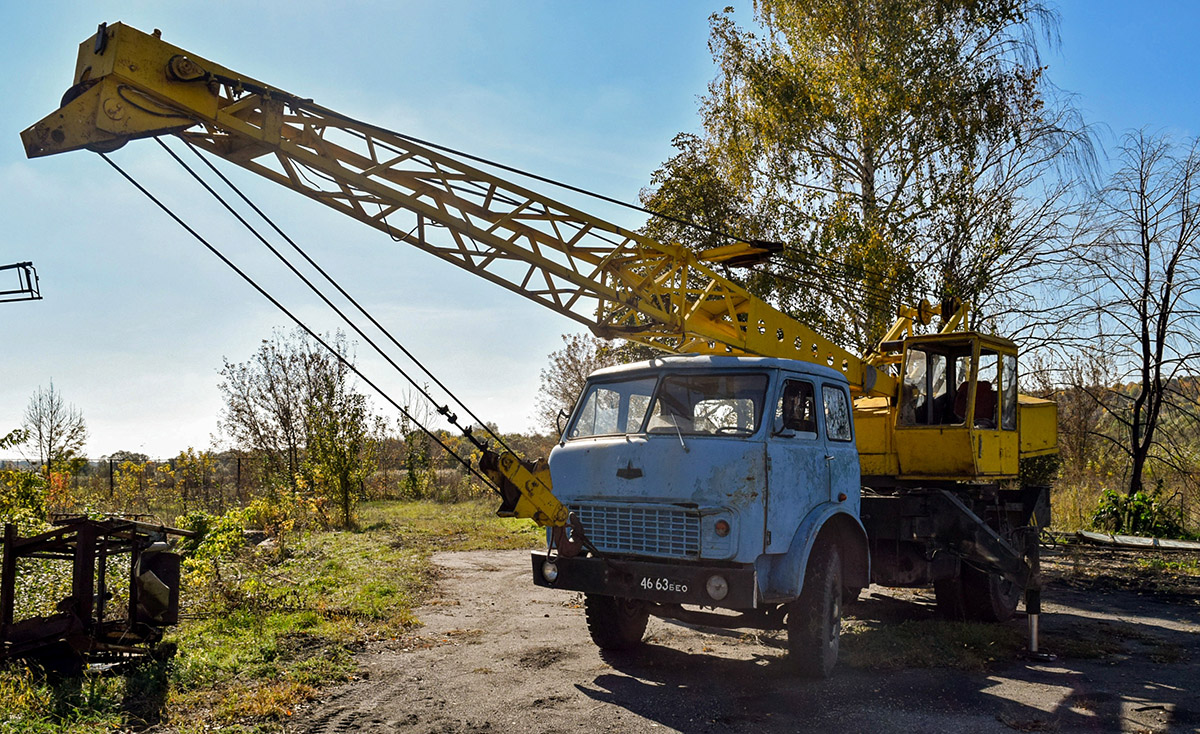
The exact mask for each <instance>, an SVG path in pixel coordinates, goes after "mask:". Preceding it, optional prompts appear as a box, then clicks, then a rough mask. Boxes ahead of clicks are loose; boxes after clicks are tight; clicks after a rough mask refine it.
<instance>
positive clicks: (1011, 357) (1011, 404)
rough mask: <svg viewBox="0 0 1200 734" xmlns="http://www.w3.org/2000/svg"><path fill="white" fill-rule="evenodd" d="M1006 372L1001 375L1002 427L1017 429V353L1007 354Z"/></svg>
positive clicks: (1004, 362) (1005, 357)
mask: <svg viewBox="0 0 1200 734" xmlns="http://www.w3.org/2000/svg"><path fill="white" fill-rule="evenodd" d="M1002 365H1003V369H1004V373H1003V374H1002V375H1001V376H1000V389H1001V392H1002V394H1003V397H1002V398H1001V412H1000V419H1001V420H1000V427H1001V428H1002V429H1004V430H1006V431H1015V430H1017V355H1015V354H1006V355H1004V361H1003V363H1002Z"/></svg>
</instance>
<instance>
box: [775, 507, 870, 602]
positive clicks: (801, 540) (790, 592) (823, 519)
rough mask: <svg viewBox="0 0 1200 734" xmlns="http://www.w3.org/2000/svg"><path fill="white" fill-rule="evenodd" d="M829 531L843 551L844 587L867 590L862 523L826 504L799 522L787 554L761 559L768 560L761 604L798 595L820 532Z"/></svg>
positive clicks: (867, 567) (865, 532)
mask: <svg viewBox="0 0 1200 734" xmlns="http://www.w3.org/2000/svg"><path fill="white" fill-rule="evenodd" d="M827 527H828V528H829V529H830V531H831V532H836V534H837V538H836V539H837V541H838V542H839V543H842V544H843V545H844V546H845V547H844V549H843V551H842V558H843V564H847V566H848V567H847V568H846V571H847V573H844V574H843V578H844V579H845V581H846V585H847V586H866V585H867V583H868V581H869V579H870V577H871V574H870V560H869V556H868V550H867V548H868V546H867V531H866V530H865V529H863V526H862V522H860V521H859V519H858V517H856V516H855V515H854V514H853V513H851V512H849V511H847V509H846V507H845V506H844V505H843V504H841V503H838V502H825V503H822V504H820V505H817V506H816V507H814V508H813V509H812V510H811V511H810V512H809V513H808V514H807V515H806V516H805V517H804V520H802V521H801V522H800V525H799V527H797V528H796V533H795V534H794V535H793V536H792V542H791V543H790V544H789V545H788V549H787V552H786V553H784V554H783V555H778V556H763V558H764V559H767V560H768V563H769V567H768V568H767V569H766V573H765V574H762V573H760V576H765V577H766V578H767V586H766V588H765V589H763V590H762V594H763V598H764V601H775V602H778V601H790V600H792V599H795V598H796V597H798V596H799V595H800V590H801V589H803V588H804V573H805V571H806V570H807V568H808V556H809V554H810V553H812V549H813V546H814V545H815V544H816V542H817V538H818V536H820V535H821V533H822V531H824V530H825V529H826V528H827Z"/></svg>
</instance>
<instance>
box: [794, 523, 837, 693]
mask: <svg viewBox="0 0 1200 734" xmlns="http://www.w3.org/2000/svg"><path fill="white" fill-rule="evenodd" d="M841 632H842V560H841V557H840V556H839V554H838V549H837V546H836V545H833V544H832V543H822V544H821V545H819V546H818V547H817V548H815V549H814V550H813V553H812V555H811V556H810V557H809V560H808V571H807V572H806V573H805V576H804V588H803V589H802V590H801V591H800V598H798V599H796V600H795V601H794V602H792V603H791V604H789V605H788V613H787V633H788V660H789V662H790V663H791V665H792V667H793V668H795V669H796V671H797V672H799V673H800V674H801V675H803V676H805V677H807V678H828V677H829V675H830V674H831V673H832V672H833V668H834V665H836V664H837V657H838V645H839V641H840V638H841Z"/></svg>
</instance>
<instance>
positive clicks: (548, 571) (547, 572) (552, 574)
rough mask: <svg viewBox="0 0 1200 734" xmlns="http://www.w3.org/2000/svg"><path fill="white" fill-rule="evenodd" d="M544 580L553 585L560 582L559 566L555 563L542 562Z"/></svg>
mask: <svg viewBox="0 0 1200 734" xmlns="http://www.w3.org/2000/svg"><path fill="white" fill-rule="evenodd" d="M542 578H544V579H546V581H547V582H549V583H551V584H552V583H554V582H555V581H557V580H558V565H557V564H555V563H554V561H543V562H542Z"/></svg>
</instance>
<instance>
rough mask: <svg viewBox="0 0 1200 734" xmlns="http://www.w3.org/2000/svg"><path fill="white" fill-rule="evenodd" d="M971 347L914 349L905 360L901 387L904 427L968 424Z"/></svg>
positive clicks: (950, 346) (947, 346) (901, 414)
mask: <svg viewBox="0 0 1200 734" xmlns="http://www.w3.org/2000/svg"><path fill="white" fill-rule="evenodd" d="M970 376H971V344H970V343H969V342H967V343H961V342H960V343H958V344H946V345H937V346H936V347H934V346H929V347H911V348H909V349H908V350H907V352H906V354H905V358H904V378H903V382H902V383H901V387H900V415H899V417H898V418H897V422H898V423H899V425H902V426H931V425H961V424H962V423H964V422H965V421H966V417H965V415H964V414H963V413H962V412H960V410H965V406H966V397H965V396H964V397H963V398H962V404H961V406H960V405H959V404H958V400H959V398H958V396H959V394H960V393H963V394H965V391H967V390H969V389H970V384H971V383H970Z"/></svg>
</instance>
